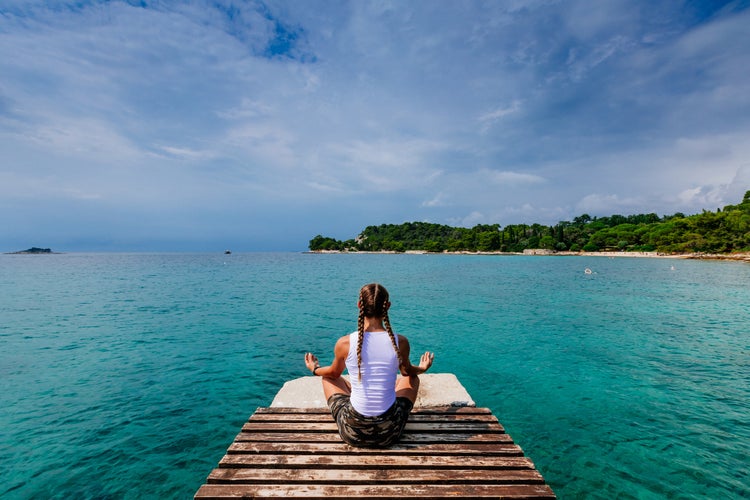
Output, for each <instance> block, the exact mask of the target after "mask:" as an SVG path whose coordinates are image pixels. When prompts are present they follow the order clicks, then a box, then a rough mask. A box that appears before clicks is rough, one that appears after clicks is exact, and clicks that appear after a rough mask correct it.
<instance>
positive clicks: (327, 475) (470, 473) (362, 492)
mask: <svg viewBox="0 0 750 500" xmlns="http://www.w3.org/2000/svg"><path fill="white" fill-rule="evenodd" d="M417 497H418V498H515V499H532V498H543V499H551V498H555V494H554V493H553V492H552V489H551V488H550V487H549V486H548V485H547V484H546V483H545V481H544V478H543V477H542V475H541V474H540V473H539V471H537V470H536V468H535V467H534V464H533V462H532V461H531V460H530V459H528V458H527V457H525V456H524V454H523V451H522V450H521V448H520V447H519V446H518V445H516V444H515V443H513V440H512V439H511V437H510V436H509V435H508V434H506V433H505V430H504V429H503V427H502V425H501V424H500V423H499V422H498V420H497V418H495V416H494V415H493V414H492V412H491V411H490V410H489V409H487V408H476V407H470V406H464V407H459V406H421V407H419V406H418V407H415V409H414V410H413V412H412V414H411V416H410V417H409V422H408V423H407V425H406V429H405V431H404V434H403V435H402V439H401V441H400V442H399V443H398V445H396V446H394V447H392V448H387V449H366V448H355V447H352V446H349V445H347V444H345V443H344V442H342V441H341V438H340V437H339V435H338V432H337V430H336V424H335V422H334V421H333V418H332V417H331V414H330V412H329V411H328V409H327V408H274V407H269V408H258V409H257V410H256V411H255V413H254V414H253V415H252V416H251V417H250V419H249V420H248V422H247V423H246V424H245V425H243V427H242V431H241V432H240V433H239V434H238V435H237V437H236V438H235V440H234V442H233V443H232V444H231V445H230V446H229V449H228V450H227V453H226V455H224V457H223V458H222V459H221V461H220V462H219V466H218V467H217V468H216V469H214V470H213V471H212V472H211V473H210V474H209V476H208V479H207V482H206V484H204V485H203V486H201V487H200V489H199V490H198V492H197V493H196V494H195V498H196V499H201V500H205V499H236V498H308V499H311V498H318V499H336V498H370V499H376V498H377V499H384V498H417Z"/></svg>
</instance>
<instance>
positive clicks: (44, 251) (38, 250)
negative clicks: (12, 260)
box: [8, 247, 58, 255]
mask: <svg viewBox="0 0 750 500" xmlns="http://www.w3.org/2000/svg"><path fill="white" fill-rule="evenodd" d="M52 253H58V252H53V251H52V249H50V248H39V247H31V248H29V249H28V250H19V251H18V252H8V254H9V255H18V254H52Z"/></svg>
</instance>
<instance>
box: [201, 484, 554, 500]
mask: <svg viewBox="0 0 750 500" xmlns="http://www.w3.org/2000/svg"><path fill="white" fill-rule="evenodd" d="M457 496H464V497H467V496H468V497H470V498H516V499H541V498H555V495H554V493H552V490H551V489H550V488H549V486H547V485H546V484H530V485H525V484H522V485H516V484H507V485H506V484H493V485H486V484H482V485H431V484H415V485H410V486H409V487H408V488H404V487H403V486H402V485H343V486H342V485H319V484H298V485H252V486H249V485H236V484H206V485H203V486H201V488H200V489H199V490H198V493H196V495H195V498H197V499H202V500H208V499H225V498H226V499H229V498H255V499H264V498H285V497H305V498H308V499H320V500H324V499H331V498H342V499H344V498H347V499H348V498H359V499H382V498H456V497H457Z"/></svg>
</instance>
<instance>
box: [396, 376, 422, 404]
mask: <svg viewBox="0 0 750 500" xmlns="http://www.w3.org/2000/svg"><path fill="white" fill-rule="evenodd" d="M418 393H419V377H417V376H416V375H410V376H408V377H399V379H398V380H396V397H397V398H408V399H409V401H411V402H412V404H414V402H415V401H416V400H417V394H418Z"/></svg>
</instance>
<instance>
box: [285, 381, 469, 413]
mask: <svg viewBox="0 0 750 500" xmlns="http://www.w3.org/2000/svg"><path fill="white" fill-rule="evenodd" d="M345 378H346V376H345ZM428 406H457V407H460V406H470V407H474V406H476V404H475V403H474V400H473V399H471V396H469V393H468V392H467V391H466V389H465V388H464V386H463V385H461V382H459V381H458V378H456V376H455V375H454V374H452V373H428V374H424V375H420V376H419V396H418V397H417V401H416V403H415V404H414V408H415V409H416V408H422V407H428ZM326 407H327V405H326V401H325V398H324V397H323V386H322V384H321V382H320V377H312V376H309V377H300V378H297V379H294V380H290V381H288V382H286V383H284V385H283V386H282V387H281V390H279V392H278V393H277V394H276V397H274V398H273V401H272V402H271V408H326Z"/></svg>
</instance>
